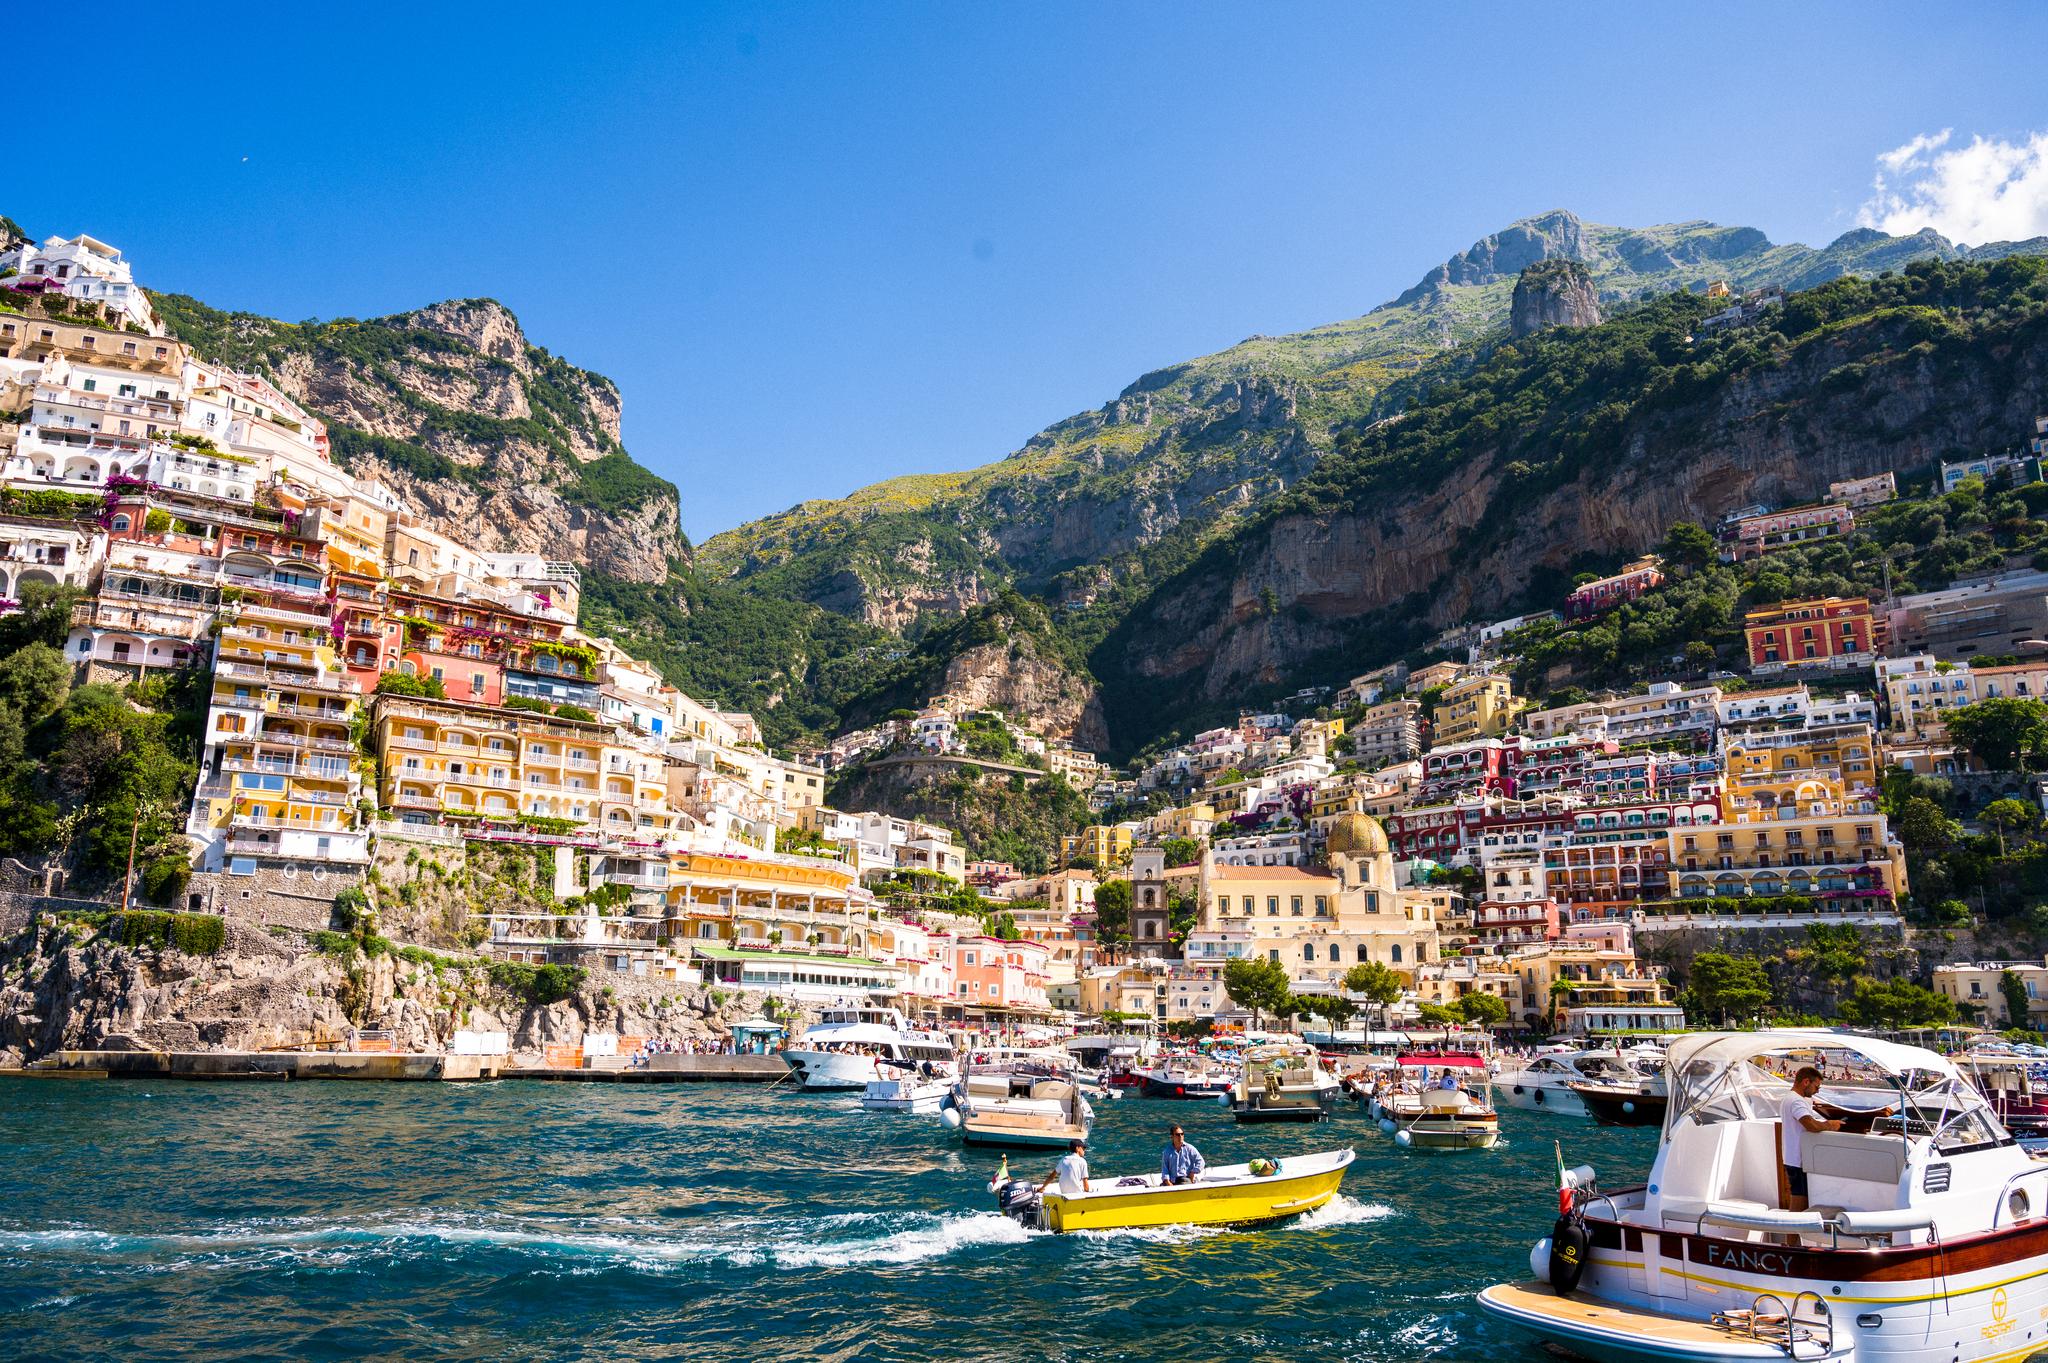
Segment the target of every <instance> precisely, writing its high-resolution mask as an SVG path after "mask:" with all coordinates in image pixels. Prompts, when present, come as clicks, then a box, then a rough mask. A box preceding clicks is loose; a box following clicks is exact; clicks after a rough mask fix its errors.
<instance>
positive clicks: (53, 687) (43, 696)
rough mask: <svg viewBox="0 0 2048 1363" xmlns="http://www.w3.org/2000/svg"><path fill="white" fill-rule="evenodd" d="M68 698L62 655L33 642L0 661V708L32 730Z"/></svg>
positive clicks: (68, 666) (67, 666) (68, 667)
mask: <svg viewBox="0 0 2048 1363" xmlns="http://www.w3.org/2000/svg"><path fill="white" fill-rule="evenodd" d="M70 694H71V664H69V663H67V662H65V661H64V654H63V652H62V651H60V650H58V649H55V648H52V647H51V646H50V645H48V644H45V643H42V642H37V643H33V644H29V645H27V646H26V647H24V648H21V649H18V650H16V651H15V652H13V653H10V654H8V655H7V656H6V657H4V658H0V705H6V706H8V707H10V708H11V709H12V710H13V711H14V713H15V714H17V715H19V716H21V722H22V725H23V727H25V728H33V727H34V726H35V725H37V724H40V723H42V722H43V721H44V720H45V719H48V718H49V717H50V716H51V715H54V714H56V713H57V711H59V710H60V709H62V708H63V707H64V700H65V698H66V697H67V696H69V695H70Z"/></svg>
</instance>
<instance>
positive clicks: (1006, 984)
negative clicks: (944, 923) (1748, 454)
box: [933, 936, 1052, 1010]
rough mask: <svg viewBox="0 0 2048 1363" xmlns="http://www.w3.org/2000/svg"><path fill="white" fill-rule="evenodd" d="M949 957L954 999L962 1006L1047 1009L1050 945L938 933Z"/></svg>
mask: <svg viewBox="0 0 2048 1363" xmlns="http://www.w3.org/2000/svg"><path fill="white" fill-rule="evenodd" d="M933 946H934V947H935V948H936V949H939V950H944V951H947V952H948V953H949V954H950V956H951V960H952V967H953V968H952V974H953V1002H954V1003H955V1004H956V1005H959V1006H961V1007H964V1008H976V1007H980V1008H1001V1009H1026V1010H1032V1009H1039V1010H1042V1009H1046V1008H1049V1007H1050V1006H1051V1004H1050V1001H1049V1000H1048V999H1047V997H1046V992H1045V985H1046V974H1047V967H1048V965H1050V963H1051V960H1052V952H1051V949H1050V948H1048V947H1047V946H1046V945H1045V944H1044V943H1043V942H1032V941H1016V942H1006V941H1004V940H1003V939H1002V938H1000V937H979V936H977V937H937V938H934V939H933Z"/></svg>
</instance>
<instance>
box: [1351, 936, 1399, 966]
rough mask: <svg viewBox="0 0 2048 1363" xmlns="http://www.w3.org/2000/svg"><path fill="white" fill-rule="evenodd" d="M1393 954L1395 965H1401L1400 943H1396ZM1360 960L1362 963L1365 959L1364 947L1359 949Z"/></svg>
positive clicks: (1392, 950) (1392, 949)
mask: <svg viewBox="0 0 2048 1363" xmlns="http://www.w3.org/2000/svg"><path fill="white" fill-rule="evenodd" d="M1391 952H1392V955H1393V959H1394V964H1395V965H1399V964H1401V944H1400V943H1399V942H1396V943H1394V945H1393V947H1392V948H1391ZM1358 959H1359V960H1361V961H1362V960H1364V959H1365V948H1364V947H1363V946H1361V947H1359V949H1358Z"/></svg>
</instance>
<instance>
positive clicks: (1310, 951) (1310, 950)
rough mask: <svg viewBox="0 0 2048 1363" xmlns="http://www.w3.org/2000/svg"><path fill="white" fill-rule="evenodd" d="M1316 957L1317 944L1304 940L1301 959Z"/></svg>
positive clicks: (1307, 959)
mask: <svg viewBox="0 0 2048 1363" xmlns="http://www.w3.org/2000/svg"><path fill="white" fill-rule="evenodd" d="M1315 958H1316V944H1315V943H1314V942H1303V943H1302V944H1301V959H1302V960H1304V961H1313V960H1314V959H1315Z"/></svg>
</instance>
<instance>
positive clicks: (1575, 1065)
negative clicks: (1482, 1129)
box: [1496, 1050, 1646, 1117]
mask: <svg viewBox="0 0 2048 1363" xmlns="http://www.w3.org/2000/svg"><path fill="white" fill-rule="evenodd" d="M1645 1077H1646V1076H1645V1075H1644V1074H1643V1072H1642V1071H1641V1070H1639V1069H1638V1068H1637V1065H1636V1060H1635V1058H1634V1057H1633V1056H1630V1055H1626V1054H1622V1053H1618V1052H1616V1051H1613V1050H1603V1051H1553V1052H1551V1053H1550V1054H1548V1055H1538V1056H1534V1057H1532V1058H1531V1059H1530V1060H1529V1062H1528V1063H1527V1064H1525V1065H1523V1066H1522V1067H1521V1068H1520V1069H1518V1070H1515V1071H1512V1072H1510V1073H1504V1074H1502V1075H1501V1076H1500V1077H1499V1079H1498V1080H1497V1081H1496V1082H1497V1083H1498V1084H1499V1092H1498V1094H1497V1095H1496V1096H1497V1097H1498V1098H1499V1099H1500V1101H1501V1102H1503V1103H1504V1104H1506V1105H1507V1106H1508V1107H1518V1108H1522V1109H1524V1110H1526V1111H1529V1112H1556V1113H1562V1114H1563V1115H1564V1116H1567V1117H1584V1116H1586V1115H1588V1114H1587V1112H1586V1104H1585V1103H1584V1102H1583V1101H1582V1100H1581V1099H1580V1097H1579V1095H1578V1094H1577V1093H1575V1092H1573V1091H1572V1085H1574V1084H1603V1085H1616V1086H1620V1085H1629V1084H1634V1083H1636V1082H1637V1081H1639V1080H1641V1079H1643V1078H1645Z"/></svg>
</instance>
